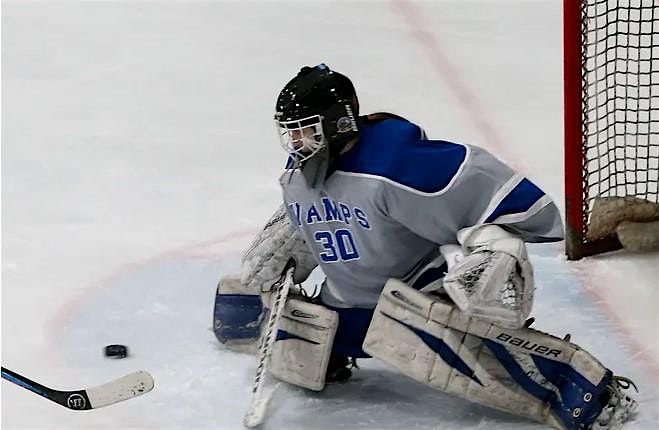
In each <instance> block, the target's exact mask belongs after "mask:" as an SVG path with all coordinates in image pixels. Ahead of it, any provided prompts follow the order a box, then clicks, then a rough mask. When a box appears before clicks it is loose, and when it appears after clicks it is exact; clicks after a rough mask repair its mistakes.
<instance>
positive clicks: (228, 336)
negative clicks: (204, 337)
mask: <svg viewBox="0 0 659 430" xmlns="http://www.w3.org/2000/svg"><path fill="white" fill-rule="evenodd" d="M262 320H263V306H262V303H261V296H260V295H258V294H254V293H252V294H249V292H248V291H246V289H245V288H244V287H243V286H242V284H241V283H240V277H239V276H232V275H229V276H225V277H223V278H222V279H221V280H220V282H219V284H218V286H217V292H216V294H215V307H214V310H213V332H214V333H215V336H216V337H217V339H218V340H219V341H220V343H223V344H225V345H227V346H228V347H230V348H232V349H239V350H251V349H253V348H252V346H254V345H255V344H256V343H257V341H258V338H259V336H260V332H261V322H262Z"/></svg>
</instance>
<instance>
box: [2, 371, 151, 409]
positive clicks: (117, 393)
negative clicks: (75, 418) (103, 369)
mask: <svg viewBox="0 0 659 430" xmlns="http://www.w3.org/2000/svg"><path fill="white" fill-rule="evenodd" d="M2 378H3V379H6V380H7V381H9V382H13V383H14V384H16V385H18V386H20V387H23V388H25V389H27V390H30V391H32V392H33V393H35V394H38V395H40V396H42V397H45V398H47V399H48V400H50V401H53V402H55V403H57V404H58V405H62V406H64V407H65V408H69V409H72V410H74V411H85V410H89V409H98V408H102V407H104V406H108V405H112V404H114V403H117V402H122V401H124V400H128V399H132V398H133V397H137V396H141V395H142V394H145V393H148V392H149V391H151V390H152V389H153V378H152V377H151V375H150V374H149V373H148V372H145V371H139V372H133V373H129V374H128V375H125V376H122V377H121V378H117V379H114V380H112V381H110V382H108V383H106V384H103V385H99V386H97V387H91V388H86V389H84V390H73V391H60V390H55V389H52V388H48V387H46V386H43V385H41V384H39V383H37V382H34V381H32V380H30V379H28V378H26V377H25V376H23V375H20V374H18V373H16V372H13V371H11V370H9V369H7V368H5V367H3V368H2Z"/></svg>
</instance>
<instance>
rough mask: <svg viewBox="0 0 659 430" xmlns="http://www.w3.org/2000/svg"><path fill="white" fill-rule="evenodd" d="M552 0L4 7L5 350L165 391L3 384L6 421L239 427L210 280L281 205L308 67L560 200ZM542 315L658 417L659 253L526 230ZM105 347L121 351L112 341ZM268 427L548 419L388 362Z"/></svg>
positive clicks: (290, 399)
mask: <svg viewBox="0 0 659 430" xmlns="http://www.w3.org/2000/svg"><path fill="white" fill-rule="evenodd" d="M560 8H561V2H559V1H551V2H549V1H547V2H543V1H524V2H522V1H518V2H495V1H452V2H449V1H437V2H418V3H410V2H405V1H392V2H384V1H382V2H365V1H364V2H348V1H345V2H299V1H294V2H284V1H276V2H274V1H271V2H252V1H250V2H220V1H218V2H61V3H60V2H11V1H9V2H3V3H2V218H3V219H2V362H3V366H6V367H8V368H11V369H13V370H16V371H19V372H21V373H24V374H25V375H27V376H28V377H30V378H32V379H35V380H37V381H40V382H42V383H44V384H45V385H48V386H52V387H54V388H62V389H74V388H79V387H84V386H91V385H97V384H100V383H103V382H105V381H107V380H109V379H112V378H115V377H118V376H121V375H123V374H125V373H129V372H132V371H134V370H138V369H144V370H148V371H149V372H150V373H152V374H153V376H154V378H155V381H156V382H155V383H156V386H155V389H154V391H153V392H151V393H149V394H147V395H145V396H142V397H140V398H137V399H134V400H131V401H129V402H124V403H121V404H118V405H115V406H112V407H108V408H105V409H101V410H97V411H92V412H89V413H72V412H71V411H68V410H65V409H64V408H60V407H58V406H57V405H52V404H50V402H47V401H45V400H43V399H41V398H38V397H37V396H33V395H32V394H30V393H28V392H27V391H25V390H23V389H21V388H19V387H15V386H13V385H12V384H9V383H7V382H5V381H3V383H2V385H1V388H2V427H3V428H8V429H12V428H36V429H54V428H61V429H69V428H113V429H125V428H171V429H184V428H204V429H206V428H219V429H237V428H240V422H241V419H242V415H243V413H244V410H245V408H246V406H247V402H248V398H249V390H250V386H251V383H252V378H253V373H254V370H255V360H254V359H253V358H252V357H251V356H247V355H242V354H235V353H231V352H228V351H226V350H224V349H223V347H222V346H221V345H220V344H219V343H218V342H217V341H216V340H215V338H214V336H213V334H212V332H211V312H212V304H213V296H214V290H215V284H216V282H217V280H218V279H219V277H220V276H221V275H222V274H225V273H229V272H232V271H235V270H237V269H238V266H239V251H240V250H241V249H242V248H243V247H244V246H245V245H246V244H247V243H248V242H249V240H250V237H251V235H252V234H254V232H255V231H256V229H257V228H258V227H259V226H260V225H261V224H262V223H263V222H264V220H265V219H266V218H267V217H268V216H269V215H270V213H271V212H272V211H273V210H274V208H275V207H276V206H277V204H278V200H279V192H278V186H277V181H276V178H277V176H278V174H279V171H280V168H281V165H282V162H283V159H284V156H283V153H282V152H281V149H280V148H279V146H278V144H277V139H276V136H275V132H274V128H273V125H272V123H271V117H272V114H273V104H274V97H275V96H276V94H277V92H278V91H279V89H280V87H281V86H282V85H283V84H284V83H285V81H286V80H287V79H288V78H289V77H290V76H291V75H292V74H293V73H295V72H296V70H297V68H298V67H299V66H301V65H303V64H315V63H318V62H321V61H324V62H327V63H328V64H329V65H330V66H333V67H334V68H336V69H337V70H339V71H342V72H345V73H346V74H349V75H350V76H351V77H352V78H353V81H354V82H355V84H356V86H357V88H358V91H359V94H360V101H361V105H362V110H363V111H364V112H372V111H379V110H389V111H393V112H396V113H399V114H402V115H404V116H406V117H408V118H410V119H412V120H414V121H416V122H418V123H420V124H422V125H423V126H424V127H425V129H426V131H427V132H428V134H429V135H430V136H432V137H435V138H445V139H450V140H451V139H452V140H457V141H461V142H469V143H474V144H477V145H481V146H484V147H486V148H488V149H489V150H491V151H492V152H494V153H495V154H497V155H499V156H500V157H502V158H504V159H506V160H507V161H508V162H510V163H511V164H514V165H515V166H516V167H517V168H518V169H520V170H521V171H523V172H524V173H525V174H527V175H529V176H530V177H531V178H532V179H533V180H534V181H535V182H537V183H538V184H540V185H541V186H542V187H543V188H544V189H545V190H546V191H547V192H548V193H549V194H550V195H551V196H552V197H553V198H554V199H556V201H557V202H558V203H559V205H561V206H562V204H563V201H562V193H563V191H562V189H563V182H562V173H561V172H562V150H561V148H562V143H561V142H562V135H561V133H562V131H561V130H562V119H561V115H562V106H561V103H562V93H561V91H562V90H561V79H562V69H561V67H562V66H561V55H562V54H561V37H560V35H561V25H562V24H561V10H560ZM530 252H531V258H532V260H533V262H534V264H535V267H536V278H537V287H538V293H537V299H536V307H535V310H534V316H535V317H536V326H537V328H539V329H542V330H546V331H551V332H553V333H556V334H559V335H560V334H563V333H565V332H570V333H572V339H573V341H574V342H576V343H578V344H580V345H582V346H584V347H585V348H587V349H588V350H590V351H591V352H593V353H594V354H595V355H597V356H598V357H600V358H601V360H602V361H603V362H604V364H606V365H607V366H609V367H611V368H612V369H613V370H614V371H615V372H616V373H620V374H623V375H625V376H629V377H631V378H632V379H634V380H635V381H636V382H637V384H638V386H639V388H640V390H641V394H640V397H639V398H640V401H641V406H640V414H639V415H638V417H637V418H636V420H635V421H634V422H632V423H631V424H630V425H629V426H627V427H626V428H629V429H654V428H657V427H659V412H658V410H659V393H658V391H657V388H656V386H657V382H659V364H658V359H657V357H659V339H658V338H657V337H658V336H657V333H658V332H659V321H658V317H657V313H658V308H659V303H658V301H659V293H658V292H657V291H658V289H657V285H656V284H657V279H658V278H659V255H657V254H652V255H647V256H634V255H629V254H622V253H613V254H610V255H606V256H601V257H596V258H592V259H588V260H587V261H582V262H578V263H569V264H568V263H566V262H565V259H564V257H563V256H562V253H563V250H562V245H561V244H558V245H541V246H532V247H531V248H530ZM109 343H123V344H126V345H128V346H129V349H130V357H129V358H127V359H124V360H109V359H106V358H104V357H103V354H102V348H103V346H104V345H106V344H109ZM360 364H361V369H360V370H358V371H356V374H355V378H354V379H353V380H352V381H350V382H349V383H347V384H344V385H339V386H333V387H329V388H328V389H327V390H326V391H324V392H322V393H312V394H310V393H308V392H306V391H304V390H301V389H296V388H292V387H287V388H285V389H283V390H280V391H279V392H278V393H277V394H276V397H275V399H274V402H273V404H272V405H271V406H272V416H271V419H270V420H269V421H268V424H267V428H273V429H275V428H282V429H283V428H286V429H289V428H291V429H334V428H368V429H402V428H404V429H407V428H410V429H433V428H434V429H438V428H442V429H500V430H504V429H528V428H543V426H540V425H536V424H533V423H529V422H528V421H525V420H521V419H519V418H515V417H513V416H509V415H507V414H504V413H500V412H496V411H492V410H489V409H486V408H483V407H479V406H475V405H471V404H467V403H465V402H462V401H460V400H457V399H454V398H451V397H449V396H446V395H443V394H441V393H439V392H436V391H433V390H431V389H428V388H425V387H423V386H421V385H419V384H417V383H415V382H413V381H411V380H409V379H407V378H405V377H403V376H401V375H399V374H397V373H396V372H395V371H393V369H391V368H388V367H386V366H384V365H383V364H381V363H378V362H376V361H374V360H364V361H362V362H361V363H360Z"/></svg>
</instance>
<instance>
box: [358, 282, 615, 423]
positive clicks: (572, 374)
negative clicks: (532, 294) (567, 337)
mask: <svg viewBox="0 0 659 430" xmlns="http://www.w3.org/2000/svg"><path fill="white" fill-rule="evenodd" d="M363 348H364V351H366V352H367V353H368V354H371V355H372V356H374V357H376V358H379V359H381V360H383V361H385V362H387V363H389V364H391V365H393V366H394V367H396V368H398V369H399V370H400V371H401V372H402V373H403V374H405V375H407V376H410V377H411V378H413V379H415V380H417V381H419V382H421V383H424V384H426V385H429V386H432V387H434V388H437V389H439V390H441V391H443V392H446V393H449V394H453V395H456V396H459V397H462V398H465V399H467V400H470V401H473V402H476V403H479V404H483V405H485V406H490V407H493V408H496V409H500V410H503V411H507V412H509V413H512V414H515V415H518V416H523V417H527V418H530V419H532V420H535V421H539V422H544V423H547V424H549V425H552V426H554V427H556V428H560V429H569V428H576V427H574V426H576V425H578V424H579V423H580V421H579V420H581V419H586V417H585V414H586V413H587V412H588V413H591V414H595V413H597V412H598V411H597V410H595V409H590V408H593V407H594V405H593V403H595V402H591V400H592V399H593V398H597V396H598V395H599V394H601V393H602V392H603V391H604V389H605V386H606V384H607V383H608V381H610V378H611V373H610V371H608V370H607V369H606V368H605V367H604V366H602V365H601V364H600V363H599V361H597V360H596V359H595V358H594V357H592V355H590V354H589V353H587V352H586V351H584V350H582V349H581V348H579V347H578V346H577V345H574V344H571V343H569V342H567V341H563V340H561V339H559V338H556V337H553V336H550V335H547V334H544V333H541V332H538V331H536V330H532V329H528V328H522V329H518V330H515V329H506V328H502V327H500V326H496V325H493V324H491V323H489V322H487V321H485V320H482V319H478V318H475V317H469V316H468V315H465V314H464V313H463V312H461V311H460V310H459V309H458V308H457V307H456V306H455V305H454V304H453V303H450V302H448V301H445V300H443V299H442V298H440V297H439V296H435V295H426V294H423V293H420V292H419V291H416V290H414V289H413V288H411V287H409V286H408V285H407V284H405V283H403V282H401V281H398V280H394V279H390V280H389V281H388V282H387V284H386V286H385V289H384V291H383V292H382V295H381V296H380V300H379V302H378V305H377V307H376V309H375V313H374V315H373V319H372V321H371V325H370V327H369V330H368V333H367V335H366V338H365V340H364V344H363ZM582 399H584V400H582ZM586 399H588V400H586ZM589 402H590V403H589ZM582 413H583V414H584V416H582Z"/></svg>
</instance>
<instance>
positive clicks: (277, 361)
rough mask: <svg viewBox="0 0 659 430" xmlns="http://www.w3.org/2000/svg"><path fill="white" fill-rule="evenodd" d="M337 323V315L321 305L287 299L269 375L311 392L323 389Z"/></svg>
mask: <svg viewBox="0 0 659 430" xmlns="http://www.w3.org/2000/svg"><path fill="white" fill-rule="evenodd" d="M338 323H339V317H338V314H337V313H336V312H334V311H332V310H330V309H327V308H325V307H324V306H320V305H316V304H313V303H309V302H305V301H303V300H298V299H289V300H288V301H287V302H286V307H285V308H284V314H283V315H282V317H281V319H280V321H279V326H278V330H277V338H276V340H275V344H274V347H273V350H272V357H271V364H270V373H271V374H272V376H274V377H275V378H277V379H280V380H282V381H284V382H288V383H289V384H293V385H297V386H300V387H304V388H308V389H310V390H314V391H320V390H322V389H323V388H324V387H325V375H326V373H327V365H328V363H329V358H330V353H331V352H332V344H333V342H334V335H335V334H336V328H337V326H338Z"/></svg>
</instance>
